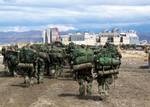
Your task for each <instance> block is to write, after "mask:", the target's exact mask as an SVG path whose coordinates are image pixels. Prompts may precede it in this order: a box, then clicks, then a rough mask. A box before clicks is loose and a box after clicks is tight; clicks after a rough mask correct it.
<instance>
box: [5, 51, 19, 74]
mask: <svg viewBox="0 0 150 107" xmlns="http://www.w3.org/2000/svg"><path fill="white" fill-rule="evenodd" d="M5 57H6V63H7V66H8V69H9V72H10V74H11V76H15V73H16V68H17V64H18V53H17V52H15V51H7V52H6V56H5Z"/></svg>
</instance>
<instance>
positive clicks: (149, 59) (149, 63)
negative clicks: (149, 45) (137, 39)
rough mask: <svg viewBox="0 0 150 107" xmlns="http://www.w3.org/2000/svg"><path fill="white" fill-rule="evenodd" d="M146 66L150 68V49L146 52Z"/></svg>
mask: <svg viewBox="0 0 150 107" xmlns="http://www.w3.org/2000/svg"><path fill="white" fill-rule="evenodd" d="M148 66H149V68H150V49H149V51H148Z"/></svg>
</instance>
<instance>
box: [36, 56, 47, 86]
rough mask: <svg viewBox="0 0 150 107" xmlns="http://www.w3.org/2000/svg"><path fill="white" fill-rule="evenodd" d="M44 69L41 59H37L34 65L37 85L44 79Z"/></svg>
mask: <svg viewBox="0 0 150 107" xmlns="http://www.w3.org/2000/svg"><path fill="white" fill-rule="evenodd" d="M44 69H45V63H44V60H43V59H41V58H38V59H37V63H36V64H35V72H36V76H37V82H38V84H39V83H43V79H44Z"/></svg>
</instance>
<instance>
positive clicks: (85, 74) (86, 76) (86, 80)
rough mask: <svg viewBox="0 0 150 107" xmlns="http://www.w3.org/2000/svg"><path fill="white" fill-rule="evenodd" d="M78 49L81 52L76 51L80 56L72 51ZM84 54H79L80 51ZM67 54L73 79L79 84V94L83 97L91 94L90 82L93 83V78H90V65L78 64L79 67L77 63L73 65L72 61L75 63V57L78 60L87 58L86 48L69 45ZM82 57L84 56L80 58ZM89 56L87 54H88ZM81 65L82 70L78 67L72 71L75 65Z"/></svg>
mask: <svg viewBox="0 0 150 107" xmlns="http://www.w3.org/2000/svg"><path fill="white" fill-rule="evenodd" d="M75 48H76V49H79V48H81V50H78V51H79V54H80V55H77V53H76V50H74V49H75ZM83 50H84V52H85V53H80V51H83ZM67 51H68V53H69V55H70V58H68V60H69V63H70V66H71V68H72V72H73V74H74V75H75V77H74V78H75V79H76V81H77V82H78V84H79V94H80V95H81V96H84V95H91V94H92V82H93V77H92V64H91V66H87V63H88V61H87V62H85V63H84V62H83V63H82V62H80V61H79V63H81V65H80V64H79V63H76V64H75V65H74V63H75V62H74V61H77V59H76V58H77V57H78V60H79V59H81V57H82V58H83V57H84V58H85V59H86V58H87V47H85V46H84V45H82V46H81V47H80V46H79V47H76V46H75V45H74V44H73V43H70V45H69V46H68V50H67ZM76 55H77V56H76ZM82 55H84V56H82ZM88 55H89V54H88ZM82 64H85V65H84V67H83V68H81V67H79V68H77V69H74V67H75V66H76V65H77V66H78V65H79V66H82Z"/></svg>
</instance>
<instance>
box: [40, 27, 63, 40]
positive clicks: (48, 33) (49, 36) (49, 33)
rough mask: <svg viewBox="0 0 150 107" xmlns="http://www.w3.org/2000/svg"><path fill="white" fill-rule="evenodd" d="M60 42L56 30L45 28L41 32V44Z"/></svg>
mask: <svg viewBox="0 0 150 107" xmlns="http://www.w3.org/2000/svg"><path fill="white" fill-rule="evenodd" d="M55 41H61V39H60V35H59V31H58V28H47V29H45V30H44V31H43V42H44V43H52V42H55Z"/></svg>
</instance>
